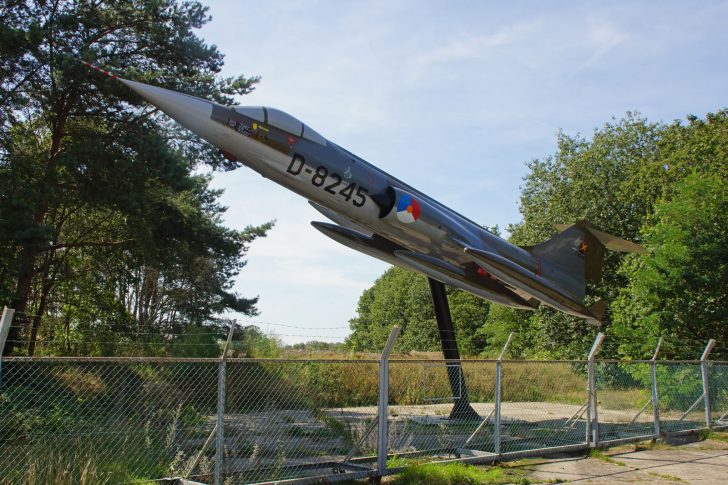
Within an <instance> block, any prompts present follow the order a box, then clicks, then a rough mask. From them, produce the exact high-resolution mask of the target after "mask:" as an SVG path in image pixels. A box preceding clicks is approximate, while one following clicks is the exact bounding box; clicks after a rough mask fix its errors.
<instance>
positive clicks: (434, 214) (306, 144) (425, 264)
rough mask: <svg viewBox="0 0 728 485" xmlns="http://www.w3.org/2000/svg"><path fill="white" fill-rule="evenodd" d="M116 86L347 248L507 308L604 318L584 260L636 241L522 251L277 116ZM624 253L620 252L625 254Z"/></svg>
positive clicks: (589, 231) (584, 232) (590, 234)
mask: <svg viewBox="0 0 728 485" xmlns="http://www.w3.org/2000/svg"><path fill="white" fill-rule="evenodd" d="M119 81H121V82H122V83H124V84H125V85H127V86H128V87H129V88H131V89H132V90H133V91H134V92H136V93H137V94H139V95H140V96H141V97H142V98H144V99H145V100H146V101H148V102H150V103H151V104H153V105H155V106H156V107H158V108H159V109H161V110H162V111H163V112H165V113H166V114H167V115H169V116H171V117H172V118H174V119H175V120H176V121H178V122H179V123H180V124H181V125H182V126H184V127H186V128H188V129H189V130H191V131H193V132H195V133H196V134H198V135H199V136H201V137H202V138H204V139H205V140H207V141H208V142H210V143H212V144H213V145H215V146H216V147H218V148H219V149H220V150H222V152H223V153H224V154H225V156H226V157H228V158H230V159H233V160H238V161H240V162H241V163H243V164H244V165H246V166H248V167H249V168H251V169H253V170H255V171H256V172H258V173H259V174H261V175H262V176H263V177H265V178H268V179H271V180H273V181H274V182H277V183H278V184H280V185H282V186H284V187H286V188H287V189H289V190H291V191H293V192H295V193H297V194H299V195H301V196H302V197H305V198H306V199H308V200H309V201H310V203H311V204H312V205H313V206H314V207H315V208H316V209H317V210H319V211H320V212H321V213H323V214H324V215H326V216H327V217H328V218H329V219H331V220H332V221H334V222H335V223H336V224H328V223H319V222H314V223H312V224H313V225H314V226H315V227H316V228H317V229H319V230H320V231H321V232H323V233H324V234H326V235H327V236H329V237H332V238H333V239H335V240H337V241H338V242H341V243H342V244H345V245H347V246H349V247H352V248H354V249H357V250H359V251H361V252H363V253H365V254H369V255H371V256H373V257H376V258H379V259H381V260H383V261H386V262H389V263H391V264H394V265H397V266H401V267H404V268H407V269H410V270H413V271H417V272H419V273H422V274H425V275H426V276H428V277H431V278H434V279H436V280H439V281H441V282H443V283H446V284H449V285H452V286H454V287H456V288H460V289H463V290H465V291H468V292H470V293H473V294H475V295H478V296H481V297H483V298H486V299H489V300H491V301H495V302H497V303H500V304H503V305H507V306H511V307H515V308H524V309H534V308H536V307H537V306H538V304H539V302H543V303H546V304H547V305H550V306H553V307H554V308H557V309H559V310H562V311H565V312H567V313H571V314H573V315H577V316H580V317H583V318H588V319H592V320H600V319H601V314H599V315H596V314H595V313H594V312H593V311H591V310H590V309H589V308H586V307H585V306H584V304H583V303H582V299H583V297H584V288H585V273H586V274H587V276H588V274H589V272H590V271H591V272H592V273H595V271H594V270H599V269H600V268H601V259H600V260H599V266H598V268H597V267H596V266H595V264H596V263H594V264H592V263H590V262H589V258H590V257H591V254H589V255H588V256H587V257H586V258H585V256H586V255H587V252H588V250H589V248H590V247H596V248H597V249H600V250H601V251H602V252H601V253H599V256H601V255H603V248H604V244H607V245H608V244H612V245H615V246H617V245H618V244H616V243H615V241H618V242H620V243H624V244H626V245H629V244H631V243H628V242H627V241H622V240H619V239H617V238H613V237H612V236H609V235H606V234H604V233H601V232H599V231H595V230H593V228H591V227H587V226H585V225H583V224H582V225H579V224H577V225H574V226H571V227H570V228H568V229H567V230H565V231H564V232H563V233H562V235H559V236H555V237H554V238H552V240H549V241H547V242H545V243H542V244H541V245H538V246H535V247H533V248H528V250H526V249H523V248H520V247H518V246H515V245H512V244H510V243H508V242H507V241H505V240H503V239H501V238H499V237H498V236H496V235H494V234H492V233H490V232H488V231H487V230H485V229H484V228H482V227H481V226H480V225H478V224H476V223H475V222H473V221H471V220H469V219H467V218H465V217H463V216H462V215H460V214H458V213H457V212H455V211H453V210H451V209H449V208H447V207H445V206H444V205H442V204H440V203H439V202H437V201H435V200H434V199H432V198H430V197H428V196H426V195H425V194H423V193H422V192H420V191H418V190H416V189H414V188H412V187H410V186H409V185H407V184H405V183H404V182H402V181H400V180H398V179H396V178H395V177H392V176H391V175H389V174H387V173H386V172H384V171H382V170H380V169H378V168H376V167H374V166H373V165H371V164H369V163H367V162H366V161H364V160H362V159H361V158H359V157H357V156H356V155H354V154H352V153H350V152H348V151H347V150H345V149H343V148H341V147H339V146H338V145H336V144H335V143H333V142H331V141H329V140H327V139H326V138H324V137H323V136H321V135H320V134H318V133H317V132H316V131H314V130H312V129H311V128H310V127H308V126H306V125H305V124H303V123H302V122H301V121H299V120H297V119H296V118H294V117H292V116H290V115H288V114H287V113H284V112H282V111H280V110H277V109H274V108H263V107H243V106H234V107H228V106H222V105H219V104H216V103H212V102H209V101H205V100H202V99H199V98H196V97H193V96H188V95H185V94H181V93H177V92H174V91H170V90H167V89H163V88H159V87H155V86H150V85H147V84H143V83H139V82H135V81H129V80H125V79H119ZM577 226H578V227H577ZM609 238H611V239H609ZM633 246H635V245H633ZM624 247H626V246H624V245H623V246H620V249H619V250H629V249H624ZM593 252H594V251H592V253H593ZM595 261H596V260H595ZM597 272H598V271H597ZM592 276H594V275H592ZM601 312H602V313H603V310H601Z"/></svg>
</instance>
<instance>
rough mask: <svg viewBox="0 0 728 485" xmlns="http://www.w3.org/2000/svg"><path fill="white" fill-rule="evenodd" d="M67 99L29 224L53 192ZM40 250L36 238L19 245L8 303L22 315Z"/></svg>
mask: <svg viewBox="0 0 728 485" xmlns="http://www.w3.org/2000/svg"><path fill="white" fill-rule="evenodd" d="M71 104H72V103H71V101H70V100H69V101H68V103H63V102H60V103H59V104H58V106H61V107H62V108H61V109H60V110H59V115H58V118H56V122H55V123H54V124H53V133H52V136H51V147H50V151H49V154H48V160H47V162H46V170H45V174H44V175H43V180H42V181H41V183H40V185H41V194H42V195H41V197H40V199H39V200H38V203H37V205H36V209H35V213H34V214H33V224H34V225H35V226H40V225H42V224H43V222H44V221H45V218H46V215H47V213H48V207H49V205H50V194H51V193H52V192H53V190H54V188H55V185H56V175H57V173H56V172H57V167H58V163H57V155H58V153H59V152H60V151H61V140H62V139H63V133H64V131H65V126H66V120H67V118H68V112H69V110H70V106H71ZM39 252H40V245H39V242H38V241H33V242H31V243H29V244H28V245H26V246H25V247H23V250H22V253H21V256H20V271H19V275H18V283H17V285H16V289H15V297H14V298H13V301H12V303H11V306H12V308H14V309H15V312H16V313H19V314H21V315H23V314H24V313H26V310H27V308H28V299H29V297H30V288H31V285H32V284H33V278H34V277H35V272H36V270H35V262H36V259H37V258H38V253H39ZM19 336H20V328H19V327H14V328H11V329H10V333H9V334H8V343H7V344H6V345H5V348H4V349H3V355H12V353H13V351H14V350H15V348H16V347H17V346H18V345H17V344H18V342H17V340H19Z"/></svg>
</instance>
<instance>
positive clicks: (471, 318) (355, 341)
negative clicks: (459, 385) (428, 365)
mask: <svg viewBox="0 0 728 485" xmlns="http://www.w3.org/2000/svg"><path fill="white" fill-rule="evenodd" d="M447 292H448V299H449V301H450V309H451V311H452V314H453V322H454V325H455V332H456V333H457V335H458V339H459V345H460V350H461V352H462V353H463V354H465V355H473V354H477V353H479V352H480V351H481V350H482V348H483V344H484V342H485V338H484V337H483V336H481V335H480V334H479V333H478V332H477V331H478V329H480V328H482V326H483V323H484V322H485V319H486V317H487V314H488V309H489V307H490V304H489V303H488V302H486V301H485V300H482V299H480V298H478V297H476V296H473V295H471V294H469V293H465V292H463V291H460V290H454V289H452V288H448V289H447ZM357 313H358V316H357V317H356V318H354V319H352V320H351V321H350V322H349V323H350V325H351V329H352V334H351V335H350V336H349V338H348V340H347V345H348V346H349V348H351V349H353V350H355V351H358V352H359V351H369V352H378V351H381V349H382V348H383V347H384V344H385V342H386V341H387V337H388V335H389V331H390V329H391V328H392V327H393V326H394V325H398V326H399V327H400V328H401V329H402V332H401V336H400V337H399V339H398V340H397V345H396V346H395V349H396V350H397V351H400V352H407V351H411V350H418V351H439V350H440V343H439V342H440V341H439V336H438V331H437V323H436V320H435V314H434V311H433V309H432V300H431V297H430V289H429V286H428V284H427V280H426V279H425V277H423V276H421V275H419V274H415V273H412V272H410V271H407V270H403V269H401V268H397V267H392V268H390V269H388V270H387V271H385V273H384V274H383V275H382V276H381V277H380V278H379V279H377V281H375V282H374V285H373V286H372V287H371V288H369V289H368V290H365V291H364V293H363V294H362V296H361V297H360V298H359V306H358V309H357Z"/></svg>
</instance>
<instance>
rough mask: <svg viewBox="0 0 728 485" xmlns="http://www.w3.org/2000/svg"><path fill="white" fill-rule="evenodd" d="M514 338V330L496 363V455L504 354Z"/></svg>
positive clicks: (494, 432) (499, 436)
mask: <svg viewBox="0 0 728 485" xmlns="http://www.w3.org/2000/svg"><path fill="white" fill-rule="evenodd" d="M512 338H513V332H511V333H510V334H509V335H508V339H507V340H506V343H505V344H504V345H503V350H501V353H500V355H499V356H498V361H497V362H496V363H495V409H494V411H495V424H494V425H493V434H494V435H493V441H494V443H493V452H494V453H495V454H496V455H500V452H501V387H502V380H501V374H502V372H503V356H504V355H506V350H508V344H509V343H511V339H512Z"/></svg>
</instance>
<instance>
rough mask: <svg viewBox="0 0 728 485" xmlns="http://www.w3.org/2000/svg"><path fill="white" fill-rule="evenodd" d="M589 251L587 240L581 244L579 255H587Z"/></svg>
mask: <svg viewBox="0 0 728 485" xmlns="http://www.w3.org/2000/svg"><path fill="white" fill-rule="evenodd" d="M588 251H589V241H587V240H586V239H585V240H583V241H582V242H580V243H579V253H580V254H586V253H587V252H588Z"/></svg>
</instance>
